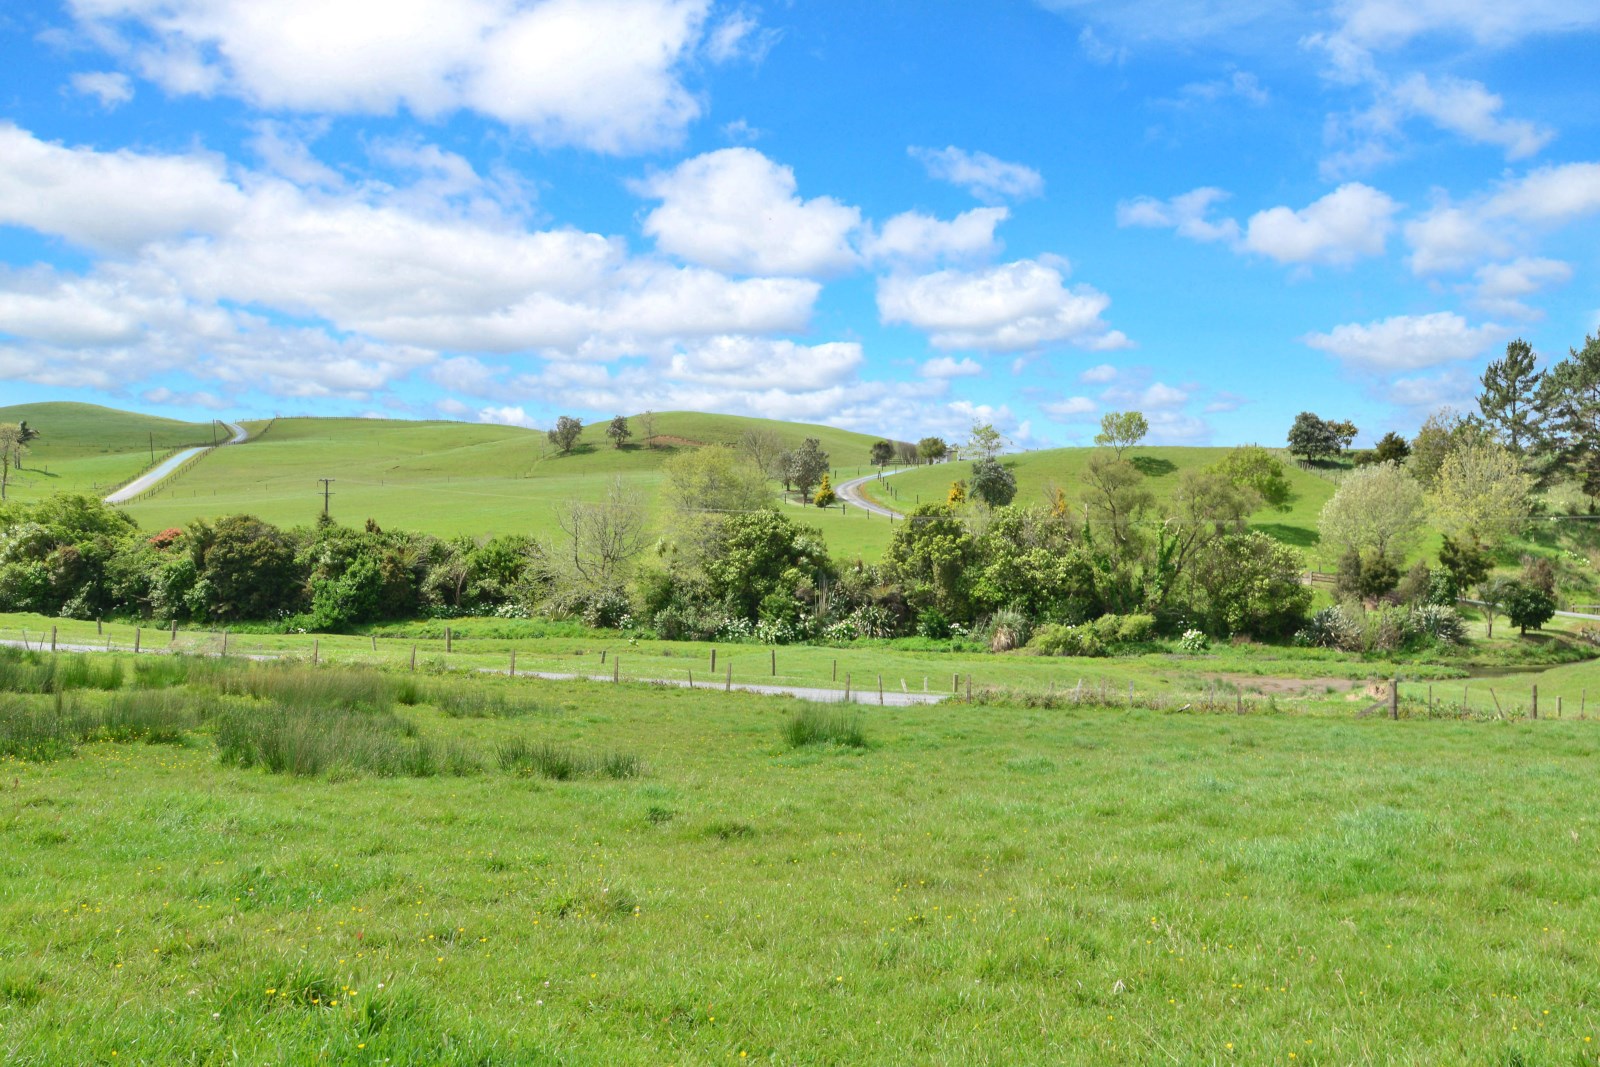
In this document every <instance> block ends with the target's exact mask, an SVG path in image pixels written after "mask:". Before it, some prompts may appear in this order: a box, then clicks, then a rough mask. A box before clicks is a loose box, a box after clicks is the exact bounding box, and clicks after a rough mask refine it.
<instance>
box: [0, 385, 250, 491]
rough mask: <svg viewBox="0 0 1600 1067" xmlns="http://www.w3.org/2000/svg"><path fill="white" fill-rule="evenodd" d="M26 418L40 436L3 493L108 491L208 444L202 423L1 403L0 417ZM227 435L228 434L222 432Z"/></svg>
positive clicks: (207, 428)
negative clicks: (173, 456) (179, 452)
mask: <svg viewBox="0 0 1600 1067" xmlns="http://www.w3.org/2000/svg"><path fill="white" fill-rule="evenodd" d="M24 420H25V421H26V422H27V423H28V425H29V426H30V427H31V428H33V429H35V430H38V431H39V432H40V434H41V436H40V437H39V438H38V439H37V440H35V441H34V442H33V443H32V444H31V445H29V448H28V452H27V454H26V455H24V456H23V464H24V467H23V469H22V470H19V471H14V472H13V473H12V476H11V485H10V488H9V491H8V493H7V495H8V497H10V498H11V499H13V500H37V499H38V498H40V497H43V496H49V495H50V494H51V493H62V492H69V493H102V494H103V493H106V492H110V491H111V490H112V489H113V488H115V487H116V486H119V485H122V484H123V483H125V482H127V481H128V480H130V479H131V478H133V477H134V476H135V475H137V474H139V473H140V472H141V471H143V470H145V469H146V468H148V467H150V466H151V465H152V464H151V458H150V457H151V451H152V442H153V443H154V453H155V458H156V459H157V460H160V459H163V458H165V457H166V456H167V455H168V454H170V453H171V452H173V451H175V450H177V449H179V448H186V447H188V446H190V445H198V444H210V443H211V440H212V428H211V426H210V425H208V424H206V423H193V422H177V421H174V420H172V419H161V418H156V417H155V416H152V415H138V414H134V413H133V412H129V411H117V410H115V409H113V408H103V407H97V406H95V405H93V404H69V403H49V404H19V405H15V406H12V407H0V422H19V421H24ZM222 437H223V439H226V437H227V434H226V433H223V434H222Z"/></svg>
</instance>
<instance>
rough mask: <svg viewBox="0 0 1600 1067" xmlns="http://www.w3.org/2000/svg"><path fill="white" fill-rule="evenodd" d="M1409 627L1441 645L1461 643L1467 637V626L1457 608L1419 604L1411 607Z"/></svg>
mask: <svg viewBox="0 0 1600 1067" xmlns="http://www.w3.org/2000/svg"><path fill="white" fill-rule="evenodd" d="M1409 628H1410V629H1411V630H1412V632H1414V633H1416V634H1418V635H1421V636H1424V637H1428V638H1431V639H1432V640H1434V641H1436V642H1437V643H1439V644H1441V645H1459V644H1461V643H1462V642H1463V641H1465V640H1466V639H1467V626H1466V623H1464V622H1463V621H1462V619H1461V613H1460V612H1458V611H1456V609H1455V608H1452V607H1445V606H1442V605H1439V604H1418V605H1417V606H1416V607H1414V608H1412V609H1411V618H1410V622H1409Z"/></svg>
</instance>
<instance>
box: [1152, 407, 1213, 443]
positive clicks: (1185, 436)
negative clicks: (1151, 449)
mask: <svg viewBox="0 0 1600 1067" xmlns="http://www.w3.org/2000/svg"><path fill="white" fill-rule="evenodd" d="M1149 423H1150V443H1151V444H1153V445H1201V444H1206V443H1207V442H1209V441H1210V440H1211V424H1210V423H1208V422H1206V421H1205V420H1204V419H1202V418H1199V417H1197V416H1194V415H1186V414H1184V413H1183V412H1179V411H1154V412H1151V413H1150V415H1149Z"/></svg>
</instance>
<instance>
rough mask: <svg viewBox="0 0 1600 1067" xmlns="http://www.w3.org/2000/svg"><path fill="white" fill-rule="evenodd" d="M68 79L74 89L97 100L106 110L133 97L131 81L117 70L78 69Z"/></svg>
mask: <svg viewBox="0 0 1600 1067" xmlns="http://www.w3.org/2000/svg"><path fill="white" fill-rule="evenodd" d="M70 80H71V83H72V88H73V89H74V90H75V91H77V92H79V93H82V94H83V95H84V96H92V97H94V98H95V99H96V100H99V101H100V106H101V107H103V108H105V109H107V110H108V111H109V110H110V109H112V108H114V107H117V106H119V105H121V104H126V103H127V102H128V101H129V100H132V99H133V83H132V82H131V81H129V80H128V76H127V75H126V74H122V73H120V72H118V71H114V70H92V71H90V70H86V71H79V72H78V73H77V74H74V75H73V76H72V78H71V79H70Z"/></svg>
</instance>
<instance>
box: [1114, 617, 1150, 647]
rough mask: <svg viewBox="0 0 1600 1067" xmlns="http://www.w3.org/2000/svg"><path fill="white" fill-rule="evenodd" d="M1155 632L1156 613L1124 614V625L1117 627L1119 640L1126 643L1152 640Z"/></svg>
mask: <svg viewBox="0 0 1600 1067" xmlns="http://www.w3.org/2000/svg"><path fill="white" fill-rule="evenodd" d="M1155 632H1156V617H1155V616H1154V615H1124V616H1122V625H1121V626H1119V627H1118V628H1117V640H1118V641H1121V642H1123V643H1124V644H1138V643H1139V642H1141V641H1148V640H1150V638H1151V637H1153V636H1155Z"/></svg>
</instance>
